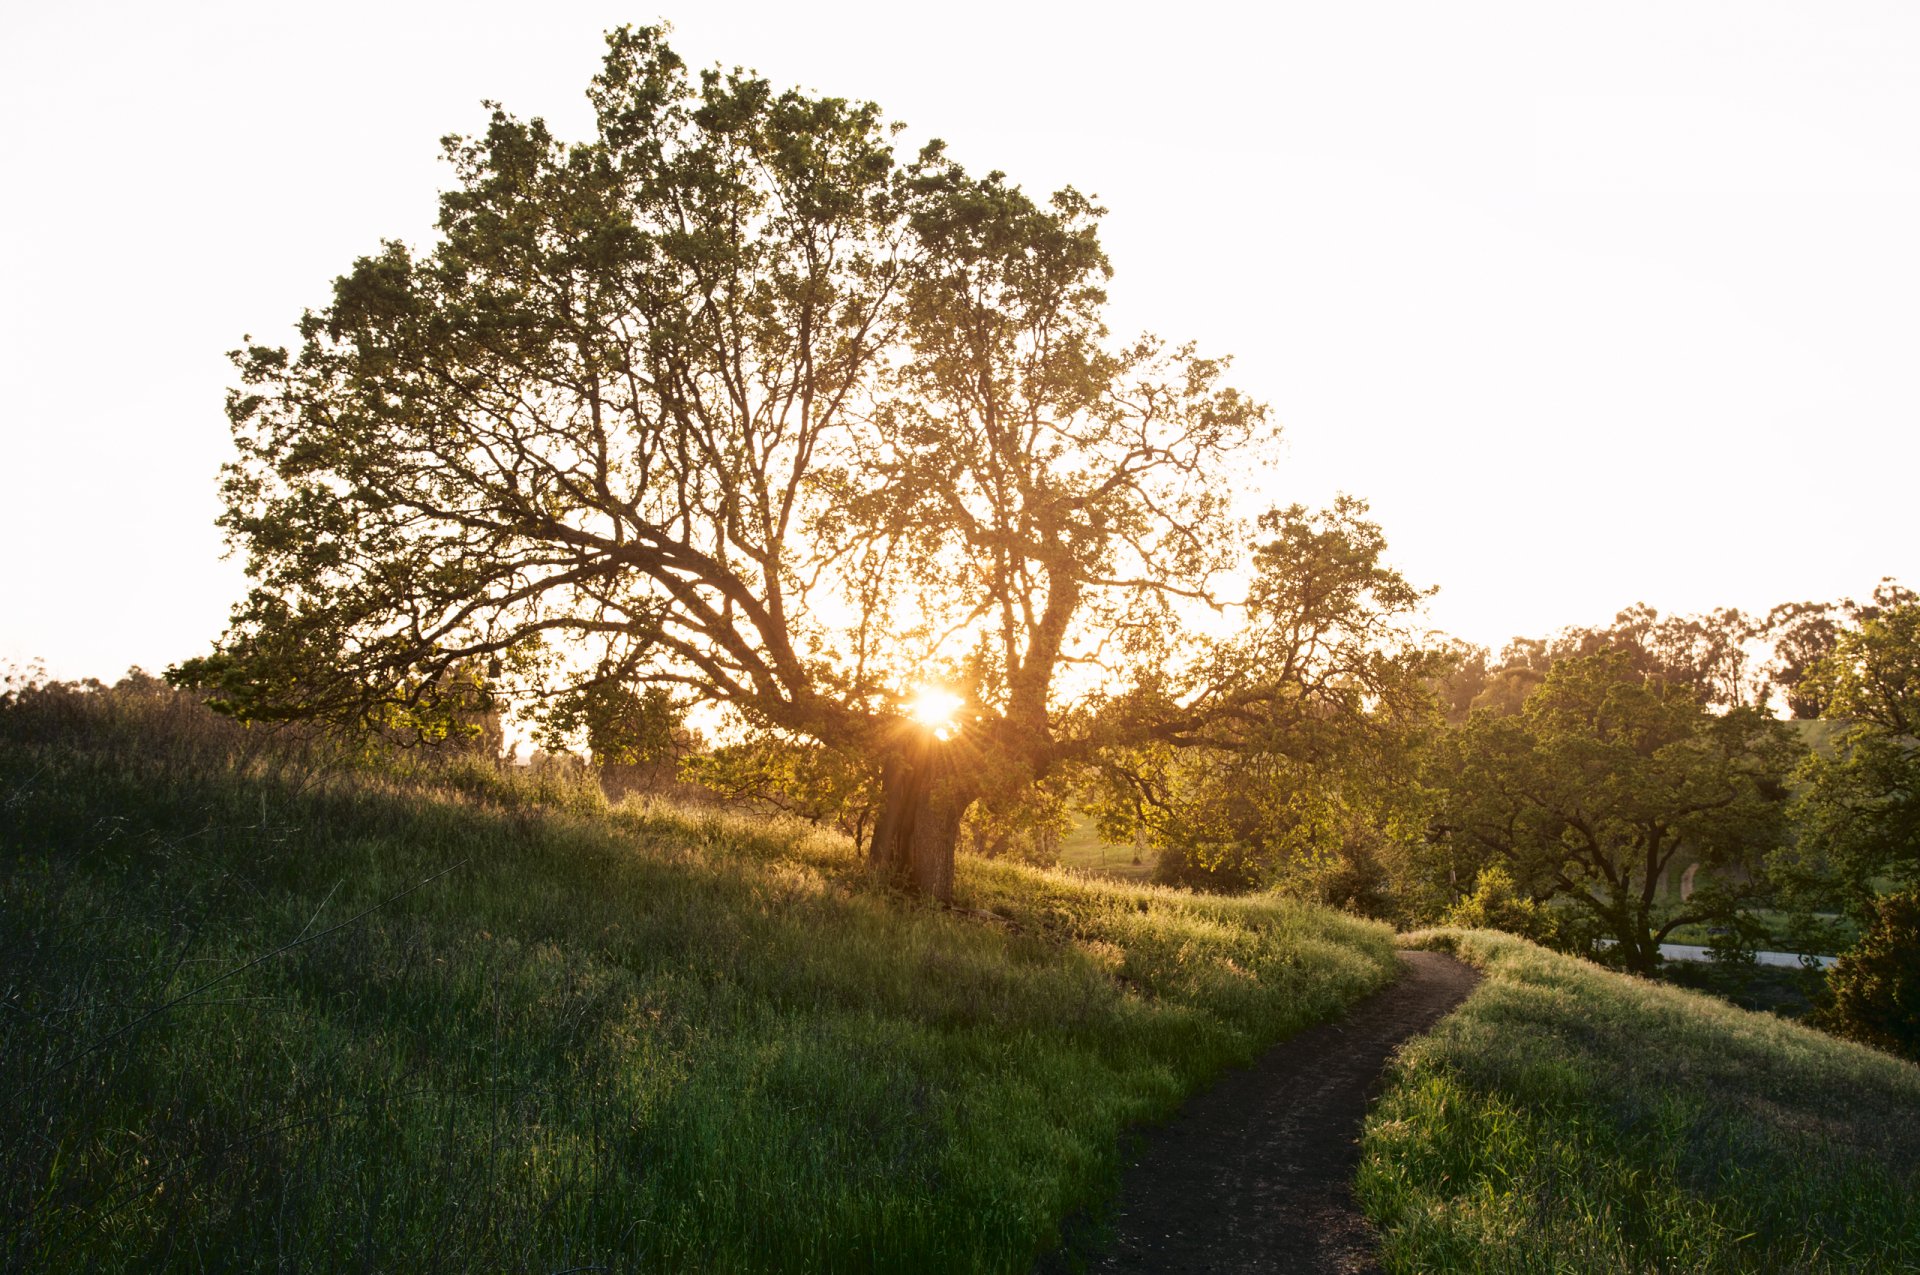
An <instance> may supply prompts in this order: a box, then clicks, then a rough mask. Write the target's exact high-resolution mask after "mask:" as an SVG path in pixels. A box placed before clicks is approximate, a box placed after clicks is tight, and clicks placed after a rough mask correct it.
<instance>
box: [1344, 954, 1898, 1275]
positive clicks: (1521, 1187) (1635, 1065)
mask: <svg viewBox="0 0 1920 1275" xmlns="http://www.w3.org/2000/svg"><path fill="white" fill-rule="evenodd" d="M1415 941H1420V942H1423V943H1424V944H1425V945H1429V946H1436V947H1447V948H1451V949H1453V950H1455V951H1457V952H1458V953H1459V954H1460V955H1461V956H1462V957H1463V958H1465V959H1466V960H1468V961H1470V962H1472V963H1474V964H1475V965H1478V966H1479V967H1481V969H1483V970H1484V971H1485V974H1486V978H1485V981H1484V982H1483V983H1482V984H1481V985H1480V987H1479V988H1478V989H1476V990H1475V992H1474V993H1473V995H1472V996H1471V997H1470V998H1469V999H1468V1001H1467V1002H1466V1004H1465V1005H1463V1006H1462V1007H1461V1008H1460V1009H1459V1010H1458V1011H1456V1012H1455V1013H1454V1014H1453V1015H1452V1016H1450V1017H1449V1018H1447V1019H1446V1020H1445V1021H1443V1022H1442V1024H1441V1025H1440V1027H1439V1028H1438V1029H1437V1030H1436V1031H1435V1032H1433V1033H1432V1034H1431V1035H1429V1036H1427V1037H1423V1038H1421V1039H1420V1040H1418V1041H1416V1042H1414V1043H1413V1044H1412V1045H1411V1046H1409V1047H1408V1048H1407V1049H1406V1050H1405V1051H1404V1052H1403V1053H1402V1054H1401V1055H1400V1057H1399V1059H1398V1060H1397V1062H1396V1063H1395V1065H1394V1067H1393V1069H1392V1071H1391V1073H1390V1085H1389V1088H1388V1090H1387V1092H1386V1093H1385V1095H1384V1096H1383V1097H1382V1099H1381V1100H1380V1101H1379V1103H1378V1104H1377V1105H1376V1107H1375V1109H1374V1111H1373V1113H1372V1115H1371V1116H1370V1117H1369V1119H1368V1122H1367V1128H1366V1134H1365V1139H1364V1143H1363V1153H1364V1161H1363V1164H1362V1168H1361V1172H1360V1178H1359V1183H1358V1190H1359V1194H1360V1196H1361V1199H1362V1202H1363V1204H1364V1206H1365V1208H1366V1210H1367V1212H1368V1213H1369V1215H1370V1216H1372V1217H1373V1218H1374V1219H1375V1221H1376V1222H1377V1223H1378V1224H1379V1226H1380V1228H1381V1232H1382V1237H1383V1258H1384V1262H1385V1265H1386V1267H1387V1269H1389V1270H1392V1271H1437V1270H1445V1271H1463V1272H1465V1271H1475V1272H1477V1271H1502V1272H1523V1271H1524V1272H1534V1271H1568V1272H1573V1271H1685V1272H1720V1271H1742V1272H1744V1271H1783V1272H1784V1271H1796V1272H1801V1271H1805V1272H1851V1271H1913V1270H1920V1123H1917V1122H1916V1120H1915V1116H1916V1113H1920V1068H1916V1067H1914V1066H1912V1065H1910V1064H1907V1063H1903V1062H1900V1061H1898V1060H1896V1059H1894V1058H1891V1057H1889V1056H1887V1055H1884V1054H1879V1053H1876V1052H1874V1051H1872V1050H1869V1049H1864V1048H1861V1047H1859V1046H1856V1045H1852V1044H1849V1043H1847V1042H1844V1041H1838V1040H1834V1039H1832V1038H1829V1037H1826V1036H1823V1035H1820V1034H1819V1033H1817V1032H1815V1031H1812V1030H1810V1029H1808V1028H1805V1027H1802V1026H1800V1025H1798V1024H1794V1023H1789V1022H1784V1021H1782V1020H1779V1019H1776V1018H1773V1017H1771V1016H1769V1015H1765V1014H1755V1013H1750V1012H1748V1011H1745V1010H1741V1009H1737V1008H1735V1007H1733V1006H1731V1005H1728V1004H1726V1003H1724V1002H1721V1001H1718V1000H1715V999H1713V998H1711V997H1707V996H1703V995H1699V994H1696V993H1692V992H1687V991H1683V990H1680V989H1678V988H1673V987H1666V986H1662V985H1660V984H1657V983H1653V982H1649V981H1645V980H1640V979H1634V978H1630V977H1628V976H1625V975H1621V974H1615V973H1610V972H1608V971H1605V970H1602V969H1600V968H1599V967H1597V966H1594V965H1591V964H1589V963H1587V962H1584V961H1580V960H1577V959H1574V958H1572V957H1567V956H1562V955H1558V954H1555V953H1552V952H1548V951H1546V950H1544V949H1542V948H1538V947H1535V946H1534V945H1532V944H1530V943H1527V942H1525V941H1523V940H1520V939H1516V938H1512V937H1510V936H1507V935H1503V934H1495V933H1489V932H1484V931H1465V932H1462V931H1432V932H1428V933H1427V934H1426V935H1424V936H1415Z"/></svg>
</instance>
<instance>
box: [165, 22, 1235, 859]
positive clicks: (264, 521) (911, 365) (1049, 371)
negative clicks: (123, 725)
mask: <svg viewBox="0 0 1920 1275" xmlns="http://www.w3.org/2000/svg"><path fill="white" fill-rule="evenodd" d="M590 97H591V100H592V103H593V106H594V108H595V112H596V115H597V119H598V131H597V135H596V136H594V137H593V138H591V139H589V140H586V141H582V142H577V143H568V142H563V141H561V140H559V139H557V138H556V137H554V136H553V135H551V134H550V132H549V131H548V129H547V128H546V126H545V125H544V124H543V123H542V122H541V121H540V120H538V119H534V120H521V119H517V118H515V117H513V116H511V115H509V114H507V113H506V112H505V111H503V110H500V109H498V108H495V110H494V113H493V115H492V118H491V121H490V123H489V125H488V127H487V129H486V131H485V132H484V134H482V135H480V136H477V137H468V138H461V137H456V138H451V139H449V140H448V141H447V143H446V150H447V155H448V158H449V159H450V161H451V163H452V166H453V171H454V173H455V176H456V181H455V183H454V185H453V188H452V189H451V190H449V191H448V192H447V193H446V194H445V195H443V196H442V199H441V208H440V217H439V224H438V230H439V233H438V236H437V238H436V241H435V242H434V243H433V244H432V245H431V247H430V248H428V249H426V250H424V251H414V250H411V249H409V248H407V247H404V246H402V245H401V244H398V243H388V244H386V245H385V246H384V247H383V248H382V249H381V250H380V251H379V252H377V253H375V254H373V255H371V256H368V257H366V258H364V259H362V260H360V261H358V262H356V263H354V265H353V267H352V269H351V270H350V271H349V272H348V273H347V274H345V275H344V276H342V277H341V278H340V279H339V280H337V282H336V283H335V285H334V288H333V294H332V297H331V300H330V301H329V302H328V303H327V304H326V305H325V306H323V307H322V308H320V309H318V310H316V311H313V312H310V313H308V314H307V315H306V316H305V317H304V318H303V319H302V320H301V322H300V328H299V333H300V341H299V343H298V344H297V346H296V347H295V348H293V349H291V350H289V349H282V348H278V347H274V346H270V345H250V346H249V347H248V348H246V349H244V350H242V351H240V352H238V353H237V355H236V360H237V363H238V366H239V368H240V373H241V378H242V386H241V388H239V389H237V390H236V391H235V392H234V393H233V395H232V396H231V399H230V404H229V410H230V415H231V418H232V423H233V430H234V437H235V441H236V444H237V447H238V453H239V454H238V458H237V459H236V460H235V461H234V462H233V463H232V464H231V465H230V466H229V467H228V469H227V471H226V477H225V484H224V492H225V501H226V513H225V515H224V517H223V520H222V521H223V525H224V526H225V528H226V530H227V532H228V534H229V537H230V539H231V542H232V543H233V544H234V546H235V547H236V548H237V549H238V550H239V551H240V552H242V553H243V554H244V555H245V559H246V563H247V568H248V571H249V573H250V575H251V577H252V579H253V581H254V584H253V587H252V589H251V592H250V593H249V595H248V597H247V598H246V599H245V600H244V602H243V603H242V604H241V605H240V606H239V607H238V608H237V609H236V612H235V615H234V617H233V621H232V624H231V626H230V628H229V631H228V632H227V634H226V635H225V637H224V638H223V639H222V640H221V642H220V643H219V645H218V648H217V650H216V652H215V654H214V655H212V656H210V657H207V658H204V659H201V660H197V661H193V662H190V663H189V664H188V665H186V666H183V667H182V668H181V669H180V670H178V676H179V677H180V678H181V679H183V680H193V681H198V682H201V683H203V684H209V685H212V686H214V687H215V688H216V689H217V691H218V694H219V697H220V699H221V701H222V702H224V703H225V704H227V705H228V706H229V707H230V708H231V709H232V710H233V711H235V712H238V713H241V714H243V715H247V716H251V717H255V718H264V719H274V718H294V717H305V718H312V717H318V718H325V719H330V720H335V721H341V722H350V723H359V724H370V723H372V724H391V723H393V722H394V721H396V720H405V721H409V722H412V723H414V724H416V725H423V724H424V725H425V726H426V727H431V726H432V724H433V723H434V722H435V721H436V720H437V716H438V717H444V716H445V714H446V712H448V711H450V710H449V709H448V707H447V706H448V705H449V704H453V703H455V702H457V701H460V700H461V699H462V697H463V696H464V697H465V700H466V701H467V702H470V701H471V696H472V681H473V677H474V676H475V671H476V670H486V671H487V672H486V676H487V677H488V679H489V682H490V685H491V686H492V687H494V688H496V689H498V690H499V691H500V692H501V693H503V694H507V695H510V696H513V697H516V698H518V699H519V700H520V701H521V702H522V703H546V704H549V705H554V706H561V707H563V708H564V709H565V711H572V712H577V711H578V710H579V706H580V704H581V703H582V702H584V701H583V699H582V696H588V697H589V698H591V695H592V693H594V692H596V691H597V690H599V689H600V688H606V687H609V686H611V687H618V688H622V689H623V692H625V693H629V694H630V693H634V692H636V691H637V690H638V689H640V688H645V687H659V688H666V689H668V690H670V691H672V692H673V693H674V694H675V695H676V696H678V697H679V699H680V701H681V702H682V703H689V702H694V701H698V702H704V703H707V704H711V705H715V706H718V707H719V709H720V710H721V711H723V712H724V713H725V714H726V715H727V716H728V717H729V719H730V720H731V721H732V722H734V723H735V724H737V726H738V727H739V728H740V729H747V730H756V731H762V732H771V733H774V734H778V735H785V736H788V737H793V738H803V739H810V740H815V741H819V742H820V743H822V744H825V745H827V746H829V747H831V748H833V749H835V750H837V751H839V752H842V753H844V754H846V755H848V756H850V757H853V758H856V759H858V761H859V762H860V764H862V765H866V766H869V767H871V768H872V770H873V771H874V773H876V774H878V775H879V776H880V777H881V778H882V781H883V791H884V800H883V803H882V809H881V811H880V813H879V816H878V822H877V827H876V829H875V831H874V833H873V835H872V837H871V853H872V855H873V857H874V860H875V862H876V864H878V865H880V866H882V867H883V868H884V869H886V870H887V871H889V872H890V873H892V874H893V875H895V876H896V877H897V878H899V879H902V880H908V881H912V882H914V883H916V884H917V885H918V886H920V887H921V888H923V889H925V890H927V891H929V892H931V893H932V894H934V895H936V896H939V897H946V896H947V895H948V893H949V891H950V888H951V873H952V854H953V845H954V838H955V833H956V831H957V828H958V824H959V820H960V818H961V817H962V815H963V814H964V812H965V811H966V809H967V807H968V806H969V805H970V804H971V803H972V802H973V801H974V800H975V799H976V798H977V797H978V796H980V795H981V794H982V793H983V792H984V791H986V790H988V789H989V788H991V787H994V786H1001V787H1005V786H1009V785H1016V786H1017V785H1018V784H1021V783H1028V782H1031V781H1033V780H1034V779H1036V778H1039V777H1041V776H1043V775H1044V774H1046V773H1047V772H1048V770H1049V769H1050V768H1052V767H1053V766H1055V765H1056V764H1057V763H1058V762H1059V761H1060V760H1061V759H1062V758H1064V757H1067V756H1070V755H1073V754H1075V753H1076V752H1082V751H1084V750H1085V749H1087V748H1088V747H1090V746H1091V743H1090V741H1091V740H1092V739H1093V726H1092V722H1093V719H1094V714H1093V713H1091V712H1090V711H1088V708H1087V705H1086V703H1085V702H1083V701H1084V700H1086V698H1087V697H1089V696H1110V695H1112V694H1113V693H1114V690H1115V688H1125V687H1127V686H1129V685H1131V684H1132V683H1133V682H1134V681H1137V680H1138V679H1139V676H1140V674H1141V671H1142V670H1151V672H1152V676H1153V678H1154V679H1155V684H1156V685H1157V686H1162V687H1164V684H1165V683H1166V681H1167V679H1168V678H1169V677H1170V676H1171V677H1174V678H1175V679H1176V680H1177V677H1178V669H1179V668H1180V667H1181V665H1180V662H1179V656H1180V653H1181V652H1182V651H1183V650H1184V649H1186V647H1185V645H1184V644H1183V639H1182V638H1181V635H1180V633H1179V625H1178V623H1177V618H1178V613H1179V609H1180V607H1181V606H1182V605H1185V604H1190V603H1205V602H1210V601H1212V600H1213V598H1212V593H1211V590H1212V588H1213V585H1212V581H1213V579H1214V577H1215V574H1216V573H1217V572H1218V571H1219V570H1220V569H1221V568H1222V567H1224V566H1226V565H1228V564H1229V563H1231V562H1232V561H1233V560H1234V557H1235V554H1236V551H1237V550H1238V549H1239V548H1240V542H1239V540H1238V539H1237V538H1236V536H1235V534H1234V528H1233V524H1232V523H1231V521H1230V519H1229V517H1228V511H1227V505H1226V500H1225V495H1224V493H1225V491H1226V489H1227V477H1228V466H1229V462H1230V461H1231V463H1232V464H1233V466H1234V467H1235V468H1240V469H1243V468H1244V467H1245V465H1246V463H1247V460H1248V459H1249V458H1253V457H1255V456H1256V455H1257V453H1253V452H1248V451H1247V450H1246V449H1247V448H1248V447H1249V446H1250V445H1252V444H1255V443H1257V442H1258V441H1259V440H1260V438H1261V437H1262V436H1263V435H1264V434H1265V433H1267V426H1266V421H1265V414H1264V411H1263V410H1262V409H1261V408H1260V407H1259V406H1258V405H1257V404H1255V403H1252V402H1250V401H1249V400H1247V399H1246V398H1244V397H1243V396H1241V395H1240V394H1238V393H1236V392H1235V391H1233V390H1232V389H1230V388H1227V387H1225V386H1224V385H1223V384H1222V382H1221V376H1222V372H1223V365H1222V363H1220V362H1219V361H1216V360H1210V359H1206V358H1203V357H1200V356H1199V355H1198V354H1196V353H1195V352H1194V351H1193V350H1191V349H1190V348H1185V347H1178V348H1169V347H1167V346H1165V345H1163V344H1162V343H1160V342H1158V341H1156V340H1153V339H1150V338H1143V339H1140V340H1137V341H1131V342H1116V341H1115V340H1113V339H1111V338H1110V337H1109V334H1108V332H1107V329H1106V327H1105V325H1104V323H1103V320H1102V311H1103V307H1104V304H1105V301H1106V296H1105V292H1104V285H1105V281H1106V279H1107V277H1108V273H1109V270H1108V263H1107V260H1106V258H1105V256H1104V254H1103V252H1102V250H1101V248H1100V245H1099V241H1098V238H1097V236H1096V220H1097V217H1098V216H1099V213H1100V211H1101V210H1099V209H1098V208H1096V207H1094V206H1093V205H1092V204H1091V203H1090V202H1089V201H1088V200H1087V199H1086V198H1084V197H1082V196H1081V195H1079V194H1077V193H1075V192H1073V191H1071V190H1067V191H1063V192H1061V193H1059V194H1057V195H1055V196H1053V197H1052V198H1051V199H1050V200H1049V201H1045V202H1040V201H1035V200H1033V199H1031V198H1029V197H1028V196H1027V195H1025V194H1024V193H1022V192H1021V191H1020V190H1019V189H1018V188H1017V187H1016V186H1014V185H1012V184H1011V183H1009V182H1008V181H1007V180H1006V179H1005V178H1004V177H1003V176H1002V175H1000V174H998V173H991V174H988V175H987V176H985V177H975V176H971V175H969V174H968V173H966V172H965V171H963V170H962V168H961V167H960V166H959V165H958V164H957V163H955V162H954V161H953V160H952V159H951V158H950V157H949V156H948V155H947V154H946V153H945V151H944V150H943V149H942V148H941V147H940V146H939V145H938V144H935V145H933V146H930V147H928V148H926V149H924V150H923V151H921V152H920V153H919V154H918V156H917V157H915V158H913V159H912V160H910V161H906V162H902V161H901V160H899V159H897V158H896V156H895V155H894V153H893V151H892V149H891V147H890V138H891V137H892V136H893V131H892V130H891V129H890V128H889V126H888V125H887V124H886V122H885V121H884V120H883V119H882V117H881V115H880V113H879V111H878V110H877V108H875V107H874V106H872V105H871V104H864V103H859V102H849V101H844V100H840V99H836V98H830V97H819V96H814V95H810V94H806V93H801V92H797V91H788V92H778V91H775V90H774V89H773V88H772V87H771V86H770V85H769V84H768V83H767V82H766V81H765V80H763V79H760V78H758V77H757V76H754V75H752V74H749V73H745V72H741V71H737V70H736V71H733V72H730V73H726V72H721V71H718V70H713V71H706V72H703V73H701V74H699V75H698V76H694V75H691V74H689V72H688V71H687V69H686V67H685V66H684V65H683V63H682V62H681V60H680V59H679V58H678V57H677V56H676V55H675V54H674V53H673V52H672V51H671V49H670V48H669V47H668V46H667V44H666V43H665V41H664V39H663V36H662V33H661V32H660V31H659V30H657V29H652V28H641V29H631V30H621V31H618V32H615V33H613V34H612V35H610V36H609V37H608V53H607V58H606V61H605V65H604V68H603V70H602V72H601V73H600V75H599V76H598V77H597V78H596V79H595V81H594V83H593V85H592V88H591V90H590ZM1074 670H1084V671H1079V672H1074ZM930 680H938V681H941V682H943V683H944V684H945V685H946V686H947V687H948V688H949V689H950V690H951V691H952V692H953V693H955V694H956V695H958V696H959V697H960V698H961V699H962V700H963V702H964V710H963V712H962V714H961V716H960V720H959V721H958V722H957V724H956V726H955V728H954V729H953V730H952V731H950V732H949V731H944V730H943V731H940V732H938V733H936V732H935V731H933V730H932V729H930V728H929V727H927V726H926V725H924V724H921V723H917V722H915V721H914V720H913V717H912V715H911V713H910V712H909V708H908V705H909V701H910V699H911V697H912V696H913V695H914V693H915V691H916V689H917V688H918V687H919V686H921V685H922V684H924V683H926V682H928V681H930ZM601 698H605V696H604V695H602V696H601ZM1168 702H1169V703H1175V704H1181V703H1184V702H1185V701H1184V700H1183V699H1182V697H1181V695H1180V694H1179V693H1178V692H1177V690H1176V691H1175V692H1174V693H1173V694H1172V695H1171V696H1170V697H1168ZM1150 726H1151V723H1146V724H1144V725H1143V727H1142V728H1143V729H1146V728H1149V727H1150Z"/></svg>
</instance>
